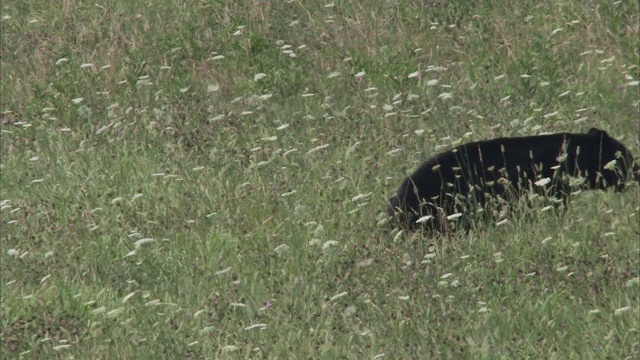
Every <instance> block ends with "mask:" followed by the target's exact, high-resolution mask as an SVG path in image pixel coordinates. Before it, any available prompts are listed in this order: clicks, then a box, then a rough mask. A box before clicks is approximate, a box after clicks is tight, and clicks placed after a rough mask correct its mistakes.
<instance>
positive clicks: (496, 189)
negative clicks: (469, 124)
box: [387, 128, 640, 232]
mask: <svg viewBox="0 0 640 360" xmlns="http://www.w3.org/2000/svg"><path fill="white" fill-rule="evenodd" d="M632 163H633V157H632V156H631V154H630V152H629V150H628V149H627V148H626V147H625V146H624V145H622V144H621V143H620V142H619V141H617V140H616V139H614V138H612V137H610V136H609V134H607V133H606V132H605V131H603V130H600V129H596V128H592V129H590V130H589V132H588V133H586V134H573V133H557V134H550V135H538V136H527V137H509V138H498V139H493V140H486V141H479V142H472V143H468V144H463V145H460V146H458V147H456V148H454V149H452V150H449V151H446V152H443V153H441V154H438V155H436V156H435V157H433V158H431V159H429V160H427V161H426V162H425V163H424V164H422V165H421V166H420V167H419V168H418V169H417V170H416V171H415V172H414V173H413V174H412V175H410V176H409V177H407V178H406V179H405V180H404V181H403V183H402V185H401V186H400V188H398V190H397V193H396V194H395V195H394V196H393V197H392V198H391V199H390V201H389V205H388V208H387V213H388V214H389V216H391V217H392V220H394V221H393V224H394V225H395V226H397V227H399V228H404V229H408V230H415V229H417V228H420V227H422V228H423V229H425V230H431V231H437V232H443V231H445V230H447V229H448V228H449V221H448V220H453V219H457V220H459V221H457V223H459V224H464V223H465V221H464V220H465V219H466V218H467V216H468V215H469V214H472V213H474V212H478V213H480V214H483V213H484V214H485V215H487V214H488V213H489V212H485V210H486V209H485V208H487V206H490V205H491V204H493V205H495V204H505V203H507V204H508V203H509V202H510V201H511V202H513V201H514V200H517V199H521V198H522V195H524V194H525V193H527V192H529V193H532V192H533V193H539V194H540V193H541V194H544V195H548V196H550V197H551V198H552V199H558V202H566V200H567V198H568V196H569V195H570V193H571V186H570V182H569V179H570V178H568V177H571V178H573V179H574V184H572V185H575V183H583V184H584V185H583V186H584V187H586V188H589V189H605V188H608V187H614V188H615V189H616V190H617V191H620V190H622V189H623V188H624V184H625V182H626V181H627V177H628V173H629V172H630V169H631V166H632ZM634 170H635V171H636V174H635V177H636V180H639V181H640V173H638V172H637V166H636V167H634ZM560 200H562V201H560ZM460 217H462V219H458V218H460Z"/></svg>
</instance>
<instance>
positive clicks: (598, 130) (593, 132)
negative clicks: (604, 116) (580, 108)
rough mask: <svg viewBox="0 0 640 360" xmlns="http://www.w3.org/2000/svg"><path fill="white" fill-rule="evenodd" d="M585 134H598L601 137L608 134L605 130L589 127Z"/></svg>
mask: <svg viewBox="0 0 640 360" xmlns="http://www.w3.org/2000/svg"><path fill="white" fill-rule="evenodd" d="M587 134H589V135H598V136H602V137H605V138H606V137H608V136H609V134H607V132H606V131H604V130H600V129H598V128H591V129H589V132H587Z"/></svg>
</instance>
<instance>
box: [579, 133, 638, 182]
mask: <svg viewBox="0 0 640 360" xmlns="http://www.w3.org/2000/svg"><path fill="white" fill-rule="evenodd" d="M588 135H590V136H593V137H595V138H596V139H597V140H596V141H597V143H598V149H599V156H600V159H599V162H600V163H599V166H600V169H599V172H600V175H601V179H600V181H599V182H598V187H607V186H614V188H615V189H616V190H617V191H621V190H623V189H624V185H625V182H626V181H627V179H628V177H629V172H632V173H633V174H634V178H635V179H636V180H637V181H640V173H639V172H638V170H640V169H638V165H633V156H631V152H630V151H629V149H627V148H626V147H625V146H624V145H622V143H620V142H619V141H618V140H616V139H614V138H612V137H611V136H609V134H608V133H607V132H606V131H604V130H600V129H597V128H591V129H590V130H589V132H588Z"/></svg>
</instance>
